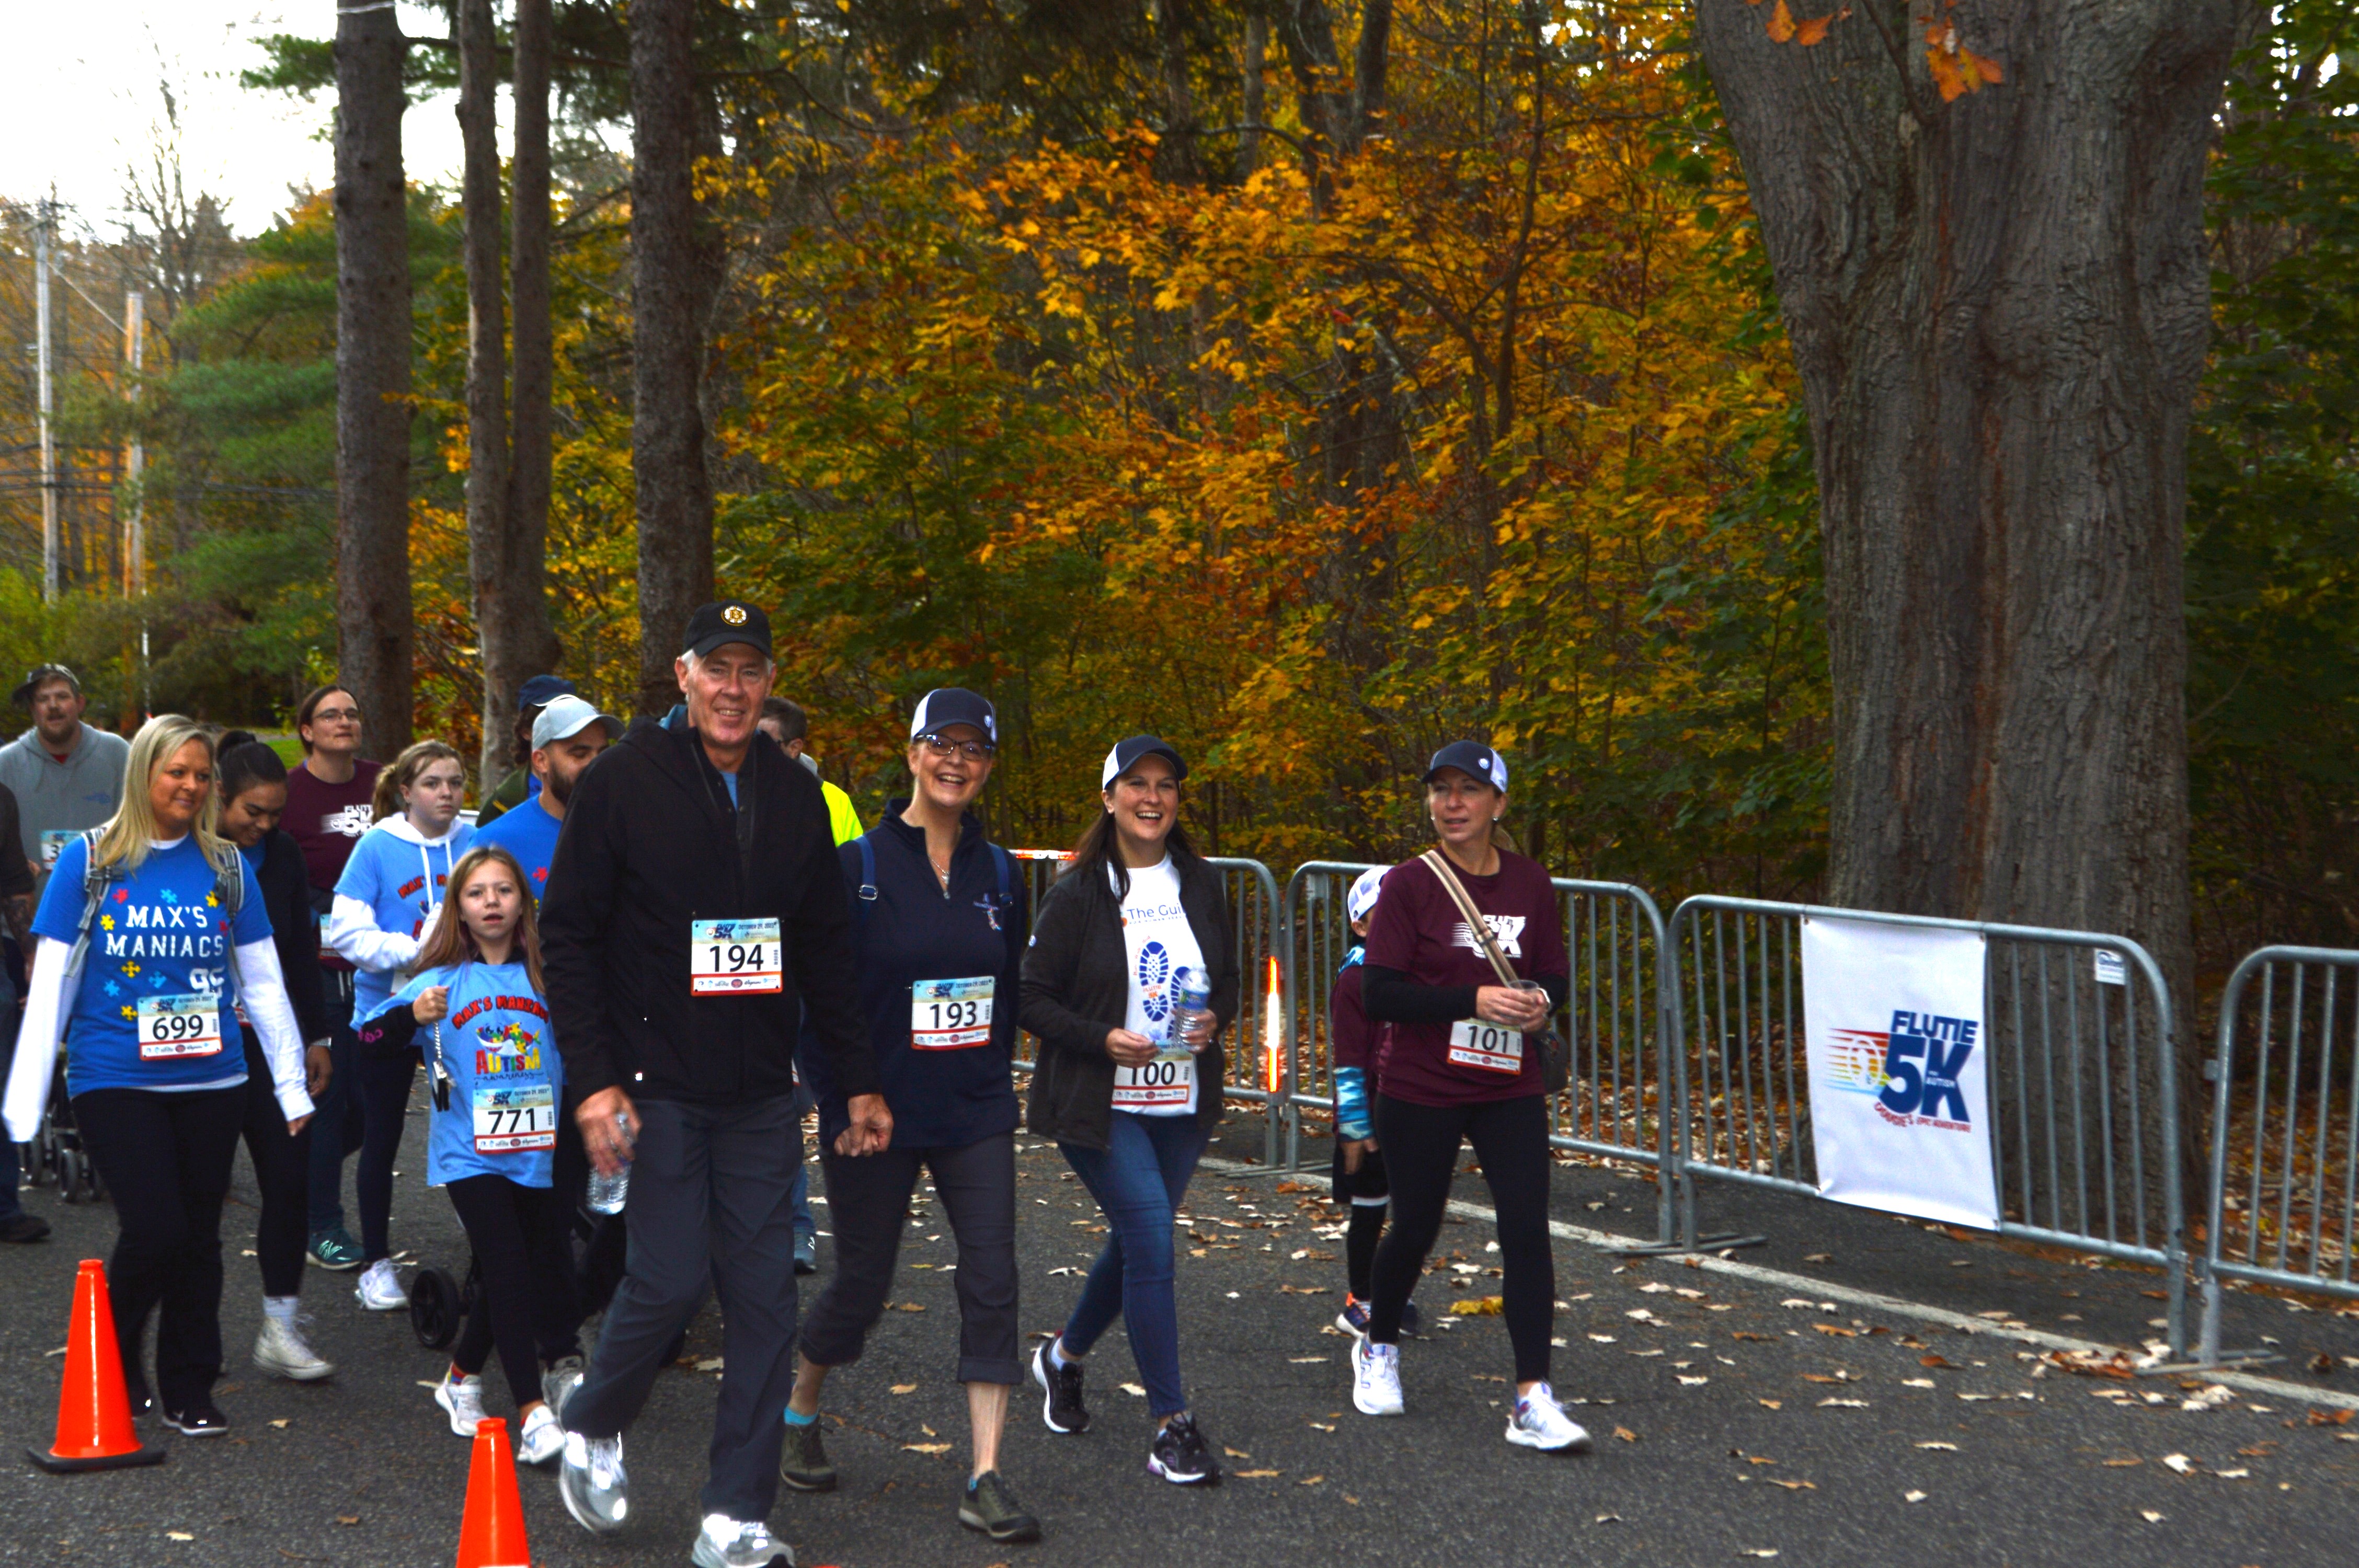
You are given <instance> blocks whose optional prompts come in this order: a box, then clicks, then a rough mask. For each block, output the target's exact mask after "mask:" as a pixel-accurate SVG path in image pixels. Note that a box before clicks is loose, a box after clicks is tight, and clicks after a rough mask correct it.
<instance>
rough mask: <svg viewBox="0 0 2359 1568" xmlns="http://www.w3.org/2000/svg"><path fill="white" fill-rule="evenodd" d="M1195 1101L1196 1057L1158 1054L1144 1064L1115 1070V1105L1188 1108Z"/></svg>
mask: <svg viewBox="0 0 2359 1568" xmlns="http://www.w3.org/2000/svg"><path fill="white" fill-rule="evenodd" d="M1195 1103H1196V1058H1195V1057H1193V1056H1186V1057H1182V1058H1180V1059H1178V1060H1174V1059H1173V1058H1171V1057H1169V1056H1158V1057H1157V1058H1156V1059H1155V1060H1154V1061H1152V1062H1149V1063H1147V1065H1145V1066H1143V1067H1120V1066H1118V1067H1116V1068H1114V1109H1116V1110H1131V1111H1155V1110H1163V1111H1173V1110H1188V1109H1190V1108H1193V1107H1194V1105H1195Z"/></svg>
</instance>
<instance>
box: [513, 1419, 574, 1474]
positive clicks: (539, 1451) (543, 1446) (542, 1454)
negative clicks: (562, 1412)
mask: <svg viewBox="0 0 2359 1568" xmlns="http://www.w3.org/2000/svg"><path fill="white" fill-rule="evenodd" d="M564 1452H565V1429H564V1428H563V1427H561V1426H560V1425H558V1424H557V1418H556V1417H555V1416H553V1415H551V1414H549V1407H548V1406H547V1405H535V1406H533V1408H532V1413H531V1414H530V1415H528V1416H527V1417H525V1418H524V1431H523V1432H522V1433H518V1434H517V1436H516V1463H517V1464H519V1465H546V1464H548V1463H549V1461H550V1460H552V1459H554V1458H556V1457H557V1456H558V1455H559V1454H562V1453H564Z"/></svg>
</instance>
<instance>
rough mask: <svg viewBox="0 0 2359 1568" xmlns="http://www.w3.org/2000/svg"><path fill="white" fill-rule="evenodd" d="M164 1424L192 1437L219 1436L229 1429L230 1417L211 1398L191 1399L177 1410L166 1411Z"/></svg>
mask: <svg viewBox="0 0 2359 1568" xmlns="http://www.w3.org/2000/svg"><path fill="white" fill-rule="evenodd" d="M164 1424H165V1425H166V1426H168V1427H170V1428H171V1429H172V1430H173V1431H174V1432H179V1433H187V1434H188V1435H189V1436H190V1437H219V1436H220V1435H221V1434H222V1433H225V1432H227V1431H228V1430H229V1417H227V1416H225V1415H223V1414H222V1412H221V1411H218V1410H216V1409H214V1408H213V1402H212V1400H190V1401H189V1402H188V1403H187V1404H186V1405H184V1406H182V1407H181V1408H180V1409H179V1410H177V1411H165V1412H164Z"/></svg>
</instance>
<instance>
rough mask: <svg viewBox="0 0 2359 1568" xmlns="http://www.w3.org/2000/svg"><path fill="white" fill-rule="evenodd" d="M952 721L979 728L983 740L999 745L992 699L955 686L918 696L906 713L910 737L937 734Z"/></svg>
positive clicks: (997, 722) (997, 723)
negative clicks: (909, 710)
mask: <svg viewBox="0 0 2359 1568" xmlns="http://www.w3.org/2000/svg"><path fill="white" fill-rule="evenodd" d="M953 724H965V725H969V726H971V727H973V728H974V729H977V730H982V731H983V738H984V740H986V741H990V742H991V743H992V744H993V745H995V746H996V745H997V744H999V713H998V710H997V709H995V708H993V707H992V706H991V699H990V698H989V697H984V696H982V695H981V694H979V693H976V692H972V691H969V690H967V689H966V688H965V687H958V686H945V687H937V688H936V689H934V690H932V691H929V692H928V693H926V695H925V696H923V697H919V698H918V706H917V708H916V709H915V711H913V712H912V713H911V714H910V715H909V739H910V740H912V741H914V740H916V739H917V738H918V737H919V736H920V735H938V734H940V732H941V731H943V730H948V729H949V728H950V727H951V725H953Z"/></svg>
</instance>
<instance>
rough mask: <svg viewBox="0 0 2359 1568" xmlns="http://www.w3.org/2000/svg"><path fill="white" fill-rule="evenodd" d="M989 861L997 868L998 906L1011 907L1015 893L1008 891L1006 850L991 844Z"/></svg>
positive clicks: (1008, 876)
mask: <svg viewBox="0 0 2359 1568" xmlns="http://www.w3.org/2000/svg"><path fill="white" fill-rule="evenodd" d="M991 861H992V864H994V865H995V866H997V867H998V868H999V907H1000V908H1002V909H1008V908H1012V907H1014V905H1015V903H1016V895H1015V893H1013V892H1010V891H1009V888H1008V882H1009V879H1010V875H1011V873H1010V872H1009V871H1008V867H1007V851H1006V850H1005V849H1001V848H1000V847H999V846H998V845H996V844H994V845H992V846H991Z"/></svg>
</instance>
